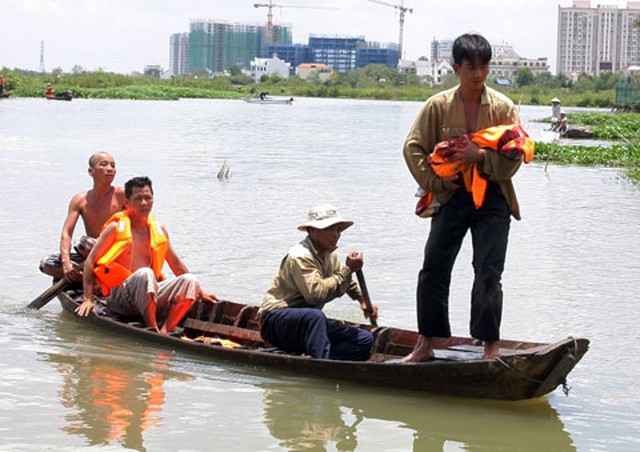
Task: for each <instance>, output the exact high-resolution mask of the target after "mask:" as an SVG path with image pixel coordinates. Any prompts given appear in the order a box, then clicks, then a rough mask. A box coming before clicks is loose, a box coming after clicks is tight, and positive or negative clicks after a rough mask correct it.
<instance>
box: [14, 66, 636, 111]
mask: <svg viewBox="0 0 640 452" xmlns="http://www.w3.org/2000/svg"><path fill="white" fill-rule="evenodd" d="M2 74H3V75H4V78H5V81H6V84H7V91H9V92H11V93H12V95H14V96H18V97H41V96H42V95H43V91H44V87H45V86H46V84H47V83H51V84H52V85H53V90H54V92H62V91H66V90H70V91H72V92H73V93H74V96H75V97H84V98H116V99H162V100H171V99H180V98H232V99H234V98H240V97H246V96H257V94H258V93H260V92H263V91H268V92H269V93H270V94H272V95H283V96H303V97H332V98H362V99H381V100H413V101H422V100H425V99H426V98H428V97H429V96H431V95H433V94H435V93H436V92H438V91H441V90H442V89H446V88H449V87H452V86H454V85H455V84H457V82H458V79H457V77H456V76H455V75H448V76H445V77H444V79H443V83H442V84H441V85H434V86H430V83H429V82H430V80H428V79H423V78H420V77H418V76H417V75H416V74H412V73H402V72H400V71H398V70H395V69H391V68H388V67H386V66H384V65H379V64H373V65H369V66H367V67H364V68H359V69H356V70H353V71H350V72H349V73H347V74H344V75H341V74H337V73H334V74H332V75H331V77H330V78H329V79H328V80H326V81H320V80H318V78H317V77H316V78H315V79H314V78H313V77H311V78H309V79H307V80H303V79H301V78H299V77H297V76H292V77H289V78H288V79H284V78H282V77H279V76H277V75H274V76H263V77H262V78H261V79H260V81H259V82H256V81H254V80H253V79H252V78H251V77H249V76H247V75H245V74H243V73H242V72H241V71H240V70H239V69H237V68H233V67H232V68H229V69H228V71H227V73H226V75H224V76H219V77H209V76H208V75H207V74H206V73H201V74H195V75H193V76H191V77H174V78H171V79H158V78H154V77H147V76H140V75H138V76H129V75H123V74H115V73H109V72H103V71H95V72H87V71H84V70H83V69H82V68H81V67H74V69H73V70H72V72H71V73H64V72H63V71H62V70H60V69H56V70H54V71H53V72H51V73H45V74H41V73H37V72H29V71H22V70H18V69H12V70H10V69H7V68H4V69H3V70H2ZM619 80H620V76H619V75H618V74H613V73H603V74H602V75H600V76H599V77H592V76H589V75H582V76H580V77H579V78H578V79H577V80H576V81H572V80H569V79H567V77H565V76H564V75H557V76H554V75H552V74H550V73H544V74H540V75H536V76H534V75H533V73H532V72H531V71H530V70H529V69H527V68H522V69H521V70H520V71H519V72H518V76H517V77H516V81H515V83H514V85H512V86H500V87H499V89H500V91H502V92H504V93H505V94H506V95H507V96H509V97H510V98H511V99H513V101H514V102H515V103H517V104H521V105H547V104H549V100H550V99H551V98H553V97H558V98H560V99H561V100H562V104H563V105H564V106H578V107H599V108H612V107H613V106H614V101H615V85H616V83H617V82H618V81H619ZM631 83H637V84H640V77H638V79H637V80H635V79H633V80H631ZM489 84H493V82H489Z"/></svg>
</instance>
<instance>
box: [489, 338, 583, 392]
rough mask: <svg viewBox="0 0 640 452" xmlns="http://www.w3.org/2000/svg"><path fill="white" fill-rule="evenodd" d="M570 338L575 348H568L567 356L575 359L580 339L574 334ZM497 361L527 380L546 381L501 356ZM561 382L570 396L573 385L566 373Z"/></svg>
mask: <svg viewBox="0 0 640 452" xmlns="http://www.w3.org/2000/svg"><path fill="white" fill-rule="evenodd" d="M569 339H571V340H572V341H573V350H567V355H566V356H567V358H569V359H571V360H575V359H576V355H575V354H576V352H577V351H578V341H577V340H576V338H575V337H573V336H569ZM496 361H497V362H499V363H500V364H502V365H503V366H505V367H506V368H507V369H509V370H511V371H512V372H514V373H516V374H518V375H520V376H521V377H522V378H524V379H525V380H529V381H531V382H533V383H537V384H542V383H544V381H543V380H538V379H536V378H533V377H530V376H529V375H527V374H525V373H523V372H520V371H519V370H518V369H515V368H513V367H512V366H510V365H509V363H507V362H505V361H504V360H503V359H502V358H500V357H498V358H496ZM560 384H561V385H562V392H563V393H564V395H565V396H568V395H569V392H570V391H571V389H572V387H571V386H569V385H568V384H567V377H566V375H565V376H564V377H562V380H561V381H560Z"/></svg>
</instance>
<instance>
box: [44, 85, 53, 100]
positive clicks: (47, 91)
mask: <svg viewBox="0 0 640 452" xmlns="http://www.w3.org/2000/svg"><path fill="white" fill-rule="evenodd" d="M44 95H45V96H46V97H53V87H52V86H51V83H47V87H46V88H45V90H44Z"/></svg>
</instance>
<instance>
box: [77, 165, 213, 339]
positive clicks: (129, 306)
mask: <svg viewBox="0 0 640 452" xmlns="http://www.w3.org/2000/svg"><path fill="white" fill-rule="evenodd" d="M124 190H125V197H126V203H127V209H126V210H124V211H122V212H118V213H116V214H115V215H113V216H112V217H111V219H109V220H108V221H107V223H105V226H104V229H103V230H102V232H101V233H100V236H99V237H98V240H97V242H96V244H95V246H94V248H93V249H92V250H91V253H89V256H88V257H87V259H86V261H85V263H84V271H83V289H84V298H83V302H82V304H81V305H80V306H79V307H78V308H77V309H76V313H77V314H78V315H80V316H86V315H88V314H89V313H90V312H92V311H93V308H94V301H93V290H94V284H95V283H97V285H98V286H99V288H100V289H101V291H102V294H103V295H104V296H108V297H109V298H108V299H107V306H108V307H109V309H110V310H111V311H113V312H115V313H116V314H121V315H125V316H134V315H142V317H143V318H144V320H145V323H146V324H147V325H148V326H151V327H153V328H155V330H156V331H158V332H159V333H168V332H171V331H172V330H173V328H175V326H176V325H177V324H178V322H180V320H181V319H182V317H184V315H185V314H186V313H187V311H188V310H189V308H190V307H191V305H192V304H193V303H194V301H195V300H197V299H198V298H201V299H202V300H204V301H206V302H209V303H213V302H215V301H216V300H217V298H216V296H215V295H213V294H209V293H207V292H205V291H204V290H202V288H201V287H200V284H199V283H198V280H197V278H196V277H195V276H194V275H192V274H190V273H189V269H188V268H187V266H186V265H185V264H184V262H182V260H181V259H180V258H179V257H178V255H177V254H176V252H175V250H174V249H173V247H172V246H171V242H170V241H169V235H168V234H167V230H166V229H165V227H164V226H163V225H161V224H160V223H158V222H157V221H156V219H155V218H154V216H153V215H152V214H151V209H152V207H153V188H152V183H151V180H150V179H149V178H148V177H134V178H133V179H130V180H129V181H127V183H126V184H125V186H124ZM165 260H166V262H167V263H168V264H169V267H170V268H171V270H172V271H173V273H174V274H175V275H176V278H175V279H172V280H165V279H164V276H163V275H162V267H163V265H164V262H165ZM159 320H161V321H162V322H163V324H162V326H158V321H159Z"/></svg>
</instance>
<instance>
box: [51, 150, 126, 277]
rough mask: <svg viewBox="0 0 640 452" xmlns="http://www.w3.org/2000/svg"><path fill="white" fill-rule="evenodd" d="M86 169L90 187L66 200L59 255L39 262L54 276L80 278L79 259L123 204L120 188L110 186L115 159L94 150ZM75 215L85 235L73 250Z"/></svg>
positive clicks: (80, 261) (113, 176)
mask: <svg viewBox="0 0 640 452" xmlns="http://www.w3.org/2000/svg"><path fill="white" fill-rule="evenodd" d="M87 171H88V173H89V176H91V178H92V179H93V187H92V188H91V189H90V190H87V191H84V192H81V193H77V194H75V195H74V196H73V197H72V198H71V201H70V202H69V209H68V211H67V217H66V218H65V220H64V225H63V226H62V233H61V235H60V254H52V255H50V256H47V257H44V258H43V259H42V260H41V261H40V271H41V272H43V273H45V274H47V275H49V276H53V277H54V278H56V279H62V278H65V279H66V280H67V281H70V282H77V281H81V280H82V273H81V266H82V262H83V260H84V258H85V257H86V256H87V254H89V251H91V248H92V247H93V245H94V243H95V238H96V237H98V235H99V234H100V229H101V228H102V225H104V223H105V222H106V221H107V220H108V219H109V218H111V216H112V215H113V214H114V213H116V212H119V211H120V210H122V209H124V207H125V197H124V190H123V189H122V187H114V186H113V180H114V179H115V177H116V162H115V160H114V159H113V157H112V156H111V155H110V154H109V153H107V152H97V153H95V154H93V155H92V156H91V157H89V169H88V170H87ZM78 218H82V222H83V223H84V229H85V234H86V235H85V236H83V237H81V238H80V240H79V241H78V244H77V245H76V246H75V248H76V250H77V252H72V251H71V241H72V238H73V231H74V230H75V228H76V224H77V222H78Z"/></svg>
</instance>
